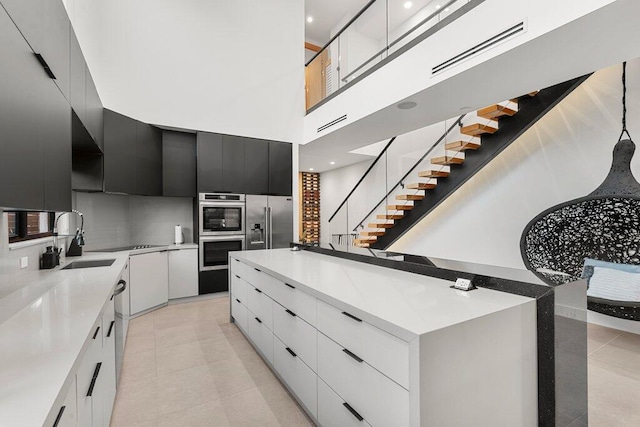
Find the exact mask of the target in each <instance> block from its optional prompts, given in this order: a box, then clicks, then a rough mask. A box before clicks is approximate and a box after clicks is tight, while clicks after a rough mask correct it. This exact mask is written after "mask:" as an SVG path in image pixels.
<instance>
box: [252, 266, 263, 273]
mask: <svg viewBox="0 0 640 427" xmlns="http://www.w3.org/2000/svg"><path fill="white" fill-rule="evenodd" d="M253 269H254V270H255V271H257V272H258V273H262V272H261V271H260V270H259V269H257V268H255V267H254V268H253Z"/></svg>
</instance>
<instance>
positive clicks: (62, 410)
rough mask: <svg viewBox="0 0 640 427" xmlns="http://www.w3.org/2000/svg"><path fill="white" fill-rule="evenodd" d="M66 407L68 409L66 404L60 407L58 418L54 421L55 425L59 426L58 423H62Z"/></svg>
mask: <svg viewBox="0 0 640 427" xmlns="http://www.w3.org/2000/svg"><path fill="white" fill-rule="evenodd" d="M65 409H67V407H66V406H63V407H61V408H60V411H58V416H57V417H56V420H55V421H54V423H53V427H57V426H58V424H60V420H61V419H62V414H64V410H65Z"/></svg>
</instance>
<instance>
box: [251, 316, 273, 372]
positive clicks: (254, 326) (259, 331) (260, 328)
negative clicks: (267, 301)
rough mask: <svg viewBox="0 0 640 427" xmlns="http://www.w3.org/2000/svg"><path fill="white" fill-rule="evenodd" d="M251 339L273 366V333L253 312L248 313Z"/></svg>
mask: <svg viewBox="0 0 640 427" xmlns="http://www.w3.org/2000/svg"><path fill="white" fill-rule="evenodd" d="M247 323H248V324H249V325H248V327H247V329H248V333H249V338H250V339H251V342H252V343H253V345H255V346H256V347H257V348H258V350H260V353H262V355H263V356H264V358H265V359H267V360H268V361H269V363H271V364H273V332H271V331H270V330H269V329H268V328H267V327H266V326H265V325H264V323H263V322H262V320H261V319H260V318H259V317H258V316H255V315H254V314H253V313H251V311H248V312H247Z"/></svg>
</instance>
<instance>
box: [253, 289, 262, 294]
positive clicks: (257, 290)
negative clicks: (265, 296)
mask: <svg viewBox="0 0 640 427" xmlns="http://www.w3.org/2000/svg"><path fill="white" fill-rule="evenodd" d="M254 289H255V290H256V292H258V293H260V294H261V293H262V291H261V290H260V289H258V288H254Z"/></svg>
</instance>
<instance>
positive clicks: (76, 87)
mask: <svg viewBox="0 0 640 427" xmlns="http://www.w3.org/2000/svg"><path fill="white" fill-rule="evenodd" d="M69 40H70V41H69V48H70V52H69V58H70V60H69V61H70V62H69V79H70V80H69V86H70V87H69V95H70V97H69V102H70V103H71V108H73V111H75V112H76V114H77V115H78V117H79V118H80V121H82V123H86V110H87V101H86V93H87V87H86V86H87V83H86V74H87V71H86V69H87V64H86V63H85V61H84V56H83V55H82V50H81V49H80V44H79V43H78V38H77V37H76V34H75V32H74V31H73V28H71V32H70V34H69ZM85 127H86V125H85Z"/></svg>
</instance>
